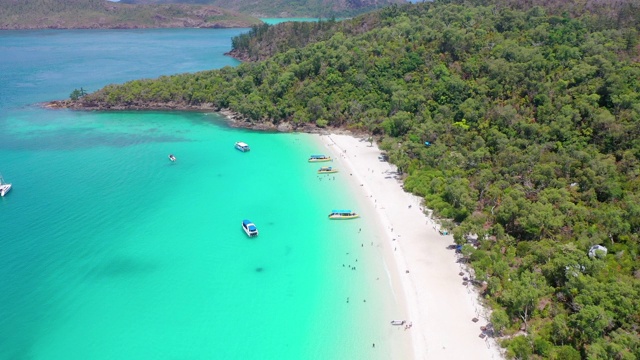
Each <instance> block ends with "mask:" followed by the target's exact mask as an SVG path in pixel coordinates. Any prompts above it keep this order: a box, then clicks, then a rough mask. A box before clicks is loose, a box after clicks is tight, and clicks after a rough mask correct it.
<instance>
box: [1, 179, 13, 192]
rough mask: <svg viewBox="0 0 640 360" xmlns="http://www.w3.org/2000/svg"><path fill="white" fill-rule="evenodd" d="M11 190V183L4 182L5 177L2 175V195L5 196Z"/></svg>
mask: <svg viewBox="0 0 640 360" xmlns="http://www.w3.org/2000/svg"><path fill="white" fill-rule="evenodd" d="M9 190H11V184H8V183H6V182H4V179H3V178H2V176H0V196H5V195H6V194H7V193H8V192H9Z"/></svg>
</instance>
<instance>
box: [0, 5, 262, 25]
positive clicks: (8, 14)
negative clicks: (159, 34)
mask: <svg viewBox="0 0 640 360" xmlns="http://www.w3.org/2000/svg"><path fill="white" fill-rule="evenodd" d="M0 9H1V10H0V30H8V29H112V28H119V29H122V28H181V27H199V28H228V27H249V26H252V25H255V24H259V23H261V21H260V20H259V19H257V18H253V17H251V16H247V15H243V14H239V13H237V12H234V11H228V10H223V9H221V8H218V7H214V6H201V5H184V4H182V5H179V4H173V5H126V4H120V3H114V2H111V1H107V0H2V1H0Z"/></svg>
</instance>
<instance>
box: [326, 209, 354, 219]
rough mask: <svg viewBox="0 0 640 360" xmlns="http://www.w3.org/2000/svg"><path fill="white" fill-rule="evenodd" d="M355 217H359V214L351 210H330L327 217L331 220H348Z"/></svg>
mask: <svg viewBox="0 0 640 360" xmlns="http://www.w3.org/2000/svg"><path fill="white" fill-rule="evenodd" d="M357 217H360V215H358V214H356V213H355V212H353V211H351V210H332V211H331V214H329V219H331V220H348V219H355V218H357Z"/></svg>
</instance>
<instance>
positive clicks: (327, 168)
mask: <svg viewBox="0 0 640 360" xmlns="http://www.w3.org/2000/svg"><path fill="white" fill-rule="evenodd" d="M337 172H338V169H336V168H334V167H331V166H323V167H321V168H320V169H318V174H333V173H337Z"/></svg>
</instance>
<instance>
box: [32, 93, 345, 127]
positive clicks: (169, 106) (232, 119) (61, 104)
mask: <svg viewBox="0 0 640 360" xmlns="http://www.w3.org/2000/svg"><path fill="white" fill-rule="evenodd" d="M42 106H43V107H45V108H47V109H69V110H78V111H199V112H203V111H214V112H217V113H219V114H221V115H223V116H224V118H225V120H226V122H227V124H228V125H229V126H230V127H233V128H242V129H250V130H256V131H266V132H284V133H290V132H304V133H309V134H323V135H326V134H330V133H331V134H345V135H353V134H354V132H352V131H351V130H347V129H341V128H332V127H324V128H320V127H317V126H316V125H314V124H293V123H290V122H280V123H278V124H276V123H274V122H273V121H268V120H267V121H262V122H255V121H251V120H250V119H249V118H247V117H246V116H244V115H242V114H240V113H238V112H235V111H233V110H232V109H229V108H220V107H216V106H214V105H213V104H211V103H204V104H200V105H188V104H182V103H176V102H169V103H153V104H134V105H127V106H122V105H119V106H105V105H104V104H93V103H92V104H80V103H78V102H76V101H73V100H54V101H50V102H48V103H44V104H42Z"/></svg>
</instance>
